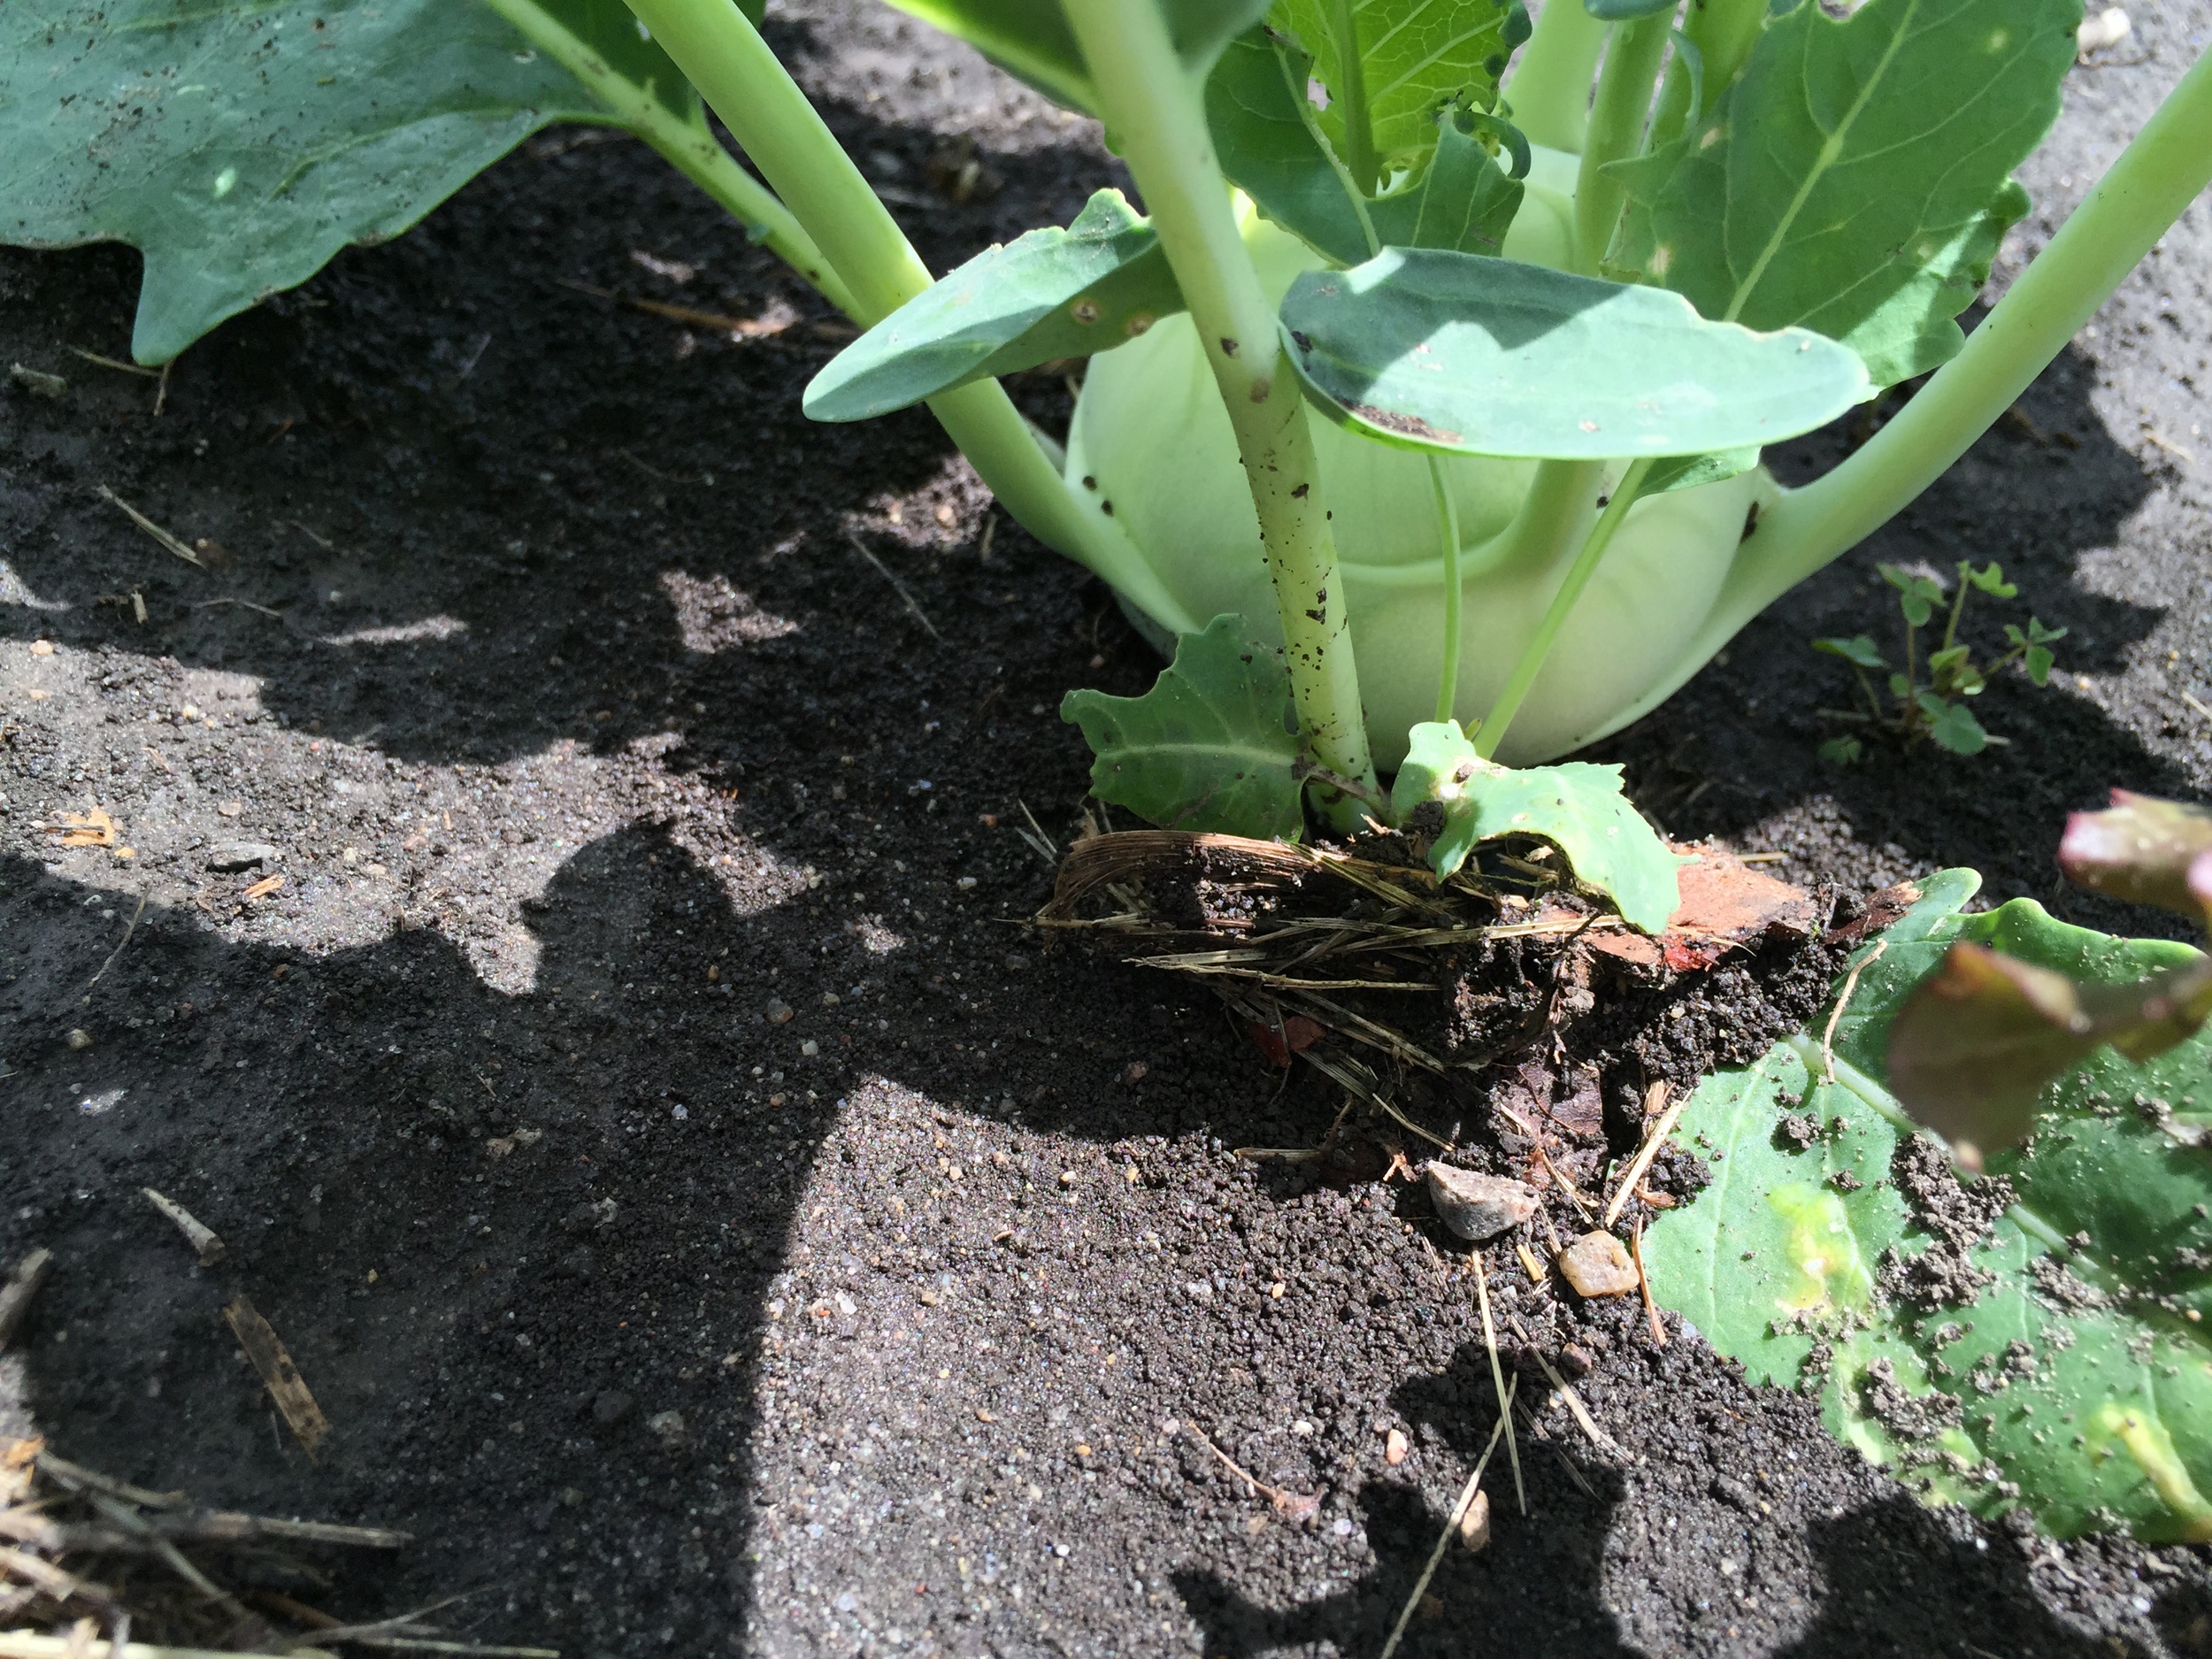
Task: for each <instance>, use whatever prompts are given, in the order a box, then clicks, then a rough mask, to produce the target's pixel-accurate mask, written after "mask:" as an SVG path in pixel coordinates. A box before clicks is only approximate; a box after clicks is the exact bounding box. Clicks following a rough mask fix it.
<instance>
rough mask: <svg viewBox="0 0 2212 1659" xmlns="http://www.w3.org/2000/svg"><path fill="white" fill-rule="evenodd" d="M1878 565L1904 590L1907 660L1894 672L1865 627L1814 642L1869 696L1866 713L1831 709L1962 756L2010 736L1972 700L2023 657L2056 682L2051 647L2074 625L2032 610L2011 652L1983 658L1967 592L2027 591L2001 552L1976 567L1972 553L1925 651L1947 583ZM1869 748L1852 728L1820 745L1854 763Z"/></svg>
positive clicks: (2038, 675)
mask: <svg viewBox="0 0 2212 1659" xmlns="http://www.w3.org/2000/svg"><path fill="white" fill-rule="evenodd" d="M1878 569H1879V570H1880V571H1881V572H1882V580H1885V581H1886V582H1887V583H1888V584H1889V585H1890V586H1891V587H1892V588H1895V589H1896V590H1897V607H1898V609H1899V610H1900V611H1901V612H1903V614H1904V618H1905V665H1904V667H1903V669H1902V670H1901V671H1895V672H1893V671H1892V670H1891V669H1890V665H1889V660H1888V658H1886V657H1884V656H1883V655H1882V654H1881V652H1880V651H1879V650H1878V649H1876V648H1875V644H1874V641H1872V640H1870V639H1869V638H1868V637H1867V636H1866V635H1865V634H1857V635H1855V636H1854V637H1853V638H1851V639H1847V640H1815V641H1813V649H1815V650H1816V651H1824V652H1826V653H1827V654H1828V655H1829V656H1831V657H1842V658H1843V660H1844V661H1845V662H1847V663H1848V664H1851V672H1852V675H1853V677H1854V678H1855V679H1856V680H1857V681H1858V682H1859V690H1860V693H1861V694H1862V695H1863V696H1864V697H1865V698H1866V712H1865V713H1864V714H1859V713H1856V712H1847V711H1843V710H1828V711H1827V712H1828V713H1829V714H1830V716H1831V718H1837V719H1848V720H1853V721H1863V722H1864V723H1865V724H1867V725H1869V726H1873V727H1875V728H1877V729H1878V730H1880V731H1884V732H1887V733H1892V734H1893V735H1894V736H1896V737H1898V738H1901V739H1902V740H1903V741H1904V742H1906V743H1907V744H1908V745H1910V744H1914V743H1917V742H1919V741H1922V740H1923V739H1925V740H1926V741H1929V742H1932V743H1933V744H1934V745H1935V746H1936V747H1937V748H1938V749H1946V750H1947V751H1949V752H1950V753H1951V754H1954V755H1978V754H1980V753H1981V752H1982V750H1983V749H1986V748H1988V747H1989V745H1990V744H1992V743H2002V742H2007V741H2009V740H2008V739H2006V738H2001V737H1992V736H1991V735H1990V734H1989V733H1987V732H1986V731H1985V730H1984V729H1983V728H1982V723H1981V722H1980V721H1979V720H1978V719H1976V718H1974V715H1973V711H1972V710H1970V709H1969V708H1968V707H1967V706H1966V701H1965V700H1966V699H1967V698H1969V697H1978V696H1979V695H1981V694H1982V691H1983V690H1984V688H1985V687H1987V686H1988V684H1989V682H1990V681H1991V680H1994V679H1995V678H1996V677H1997V676H1998V675H1999V674H2001V673H2002V672H2004V671H2005V670H2006V669H2008V668H2009V667H2011V666H2012V665H2013V664H2015V663H2017V664H2020V666H2021V669H2022V670H2023V672H2025V673H2026V675H2027V677H2028V678H2029V679H2030V680H2032V681H2033V682H2034V683H2035V684H2037V685H2039V686H2040V685H2045V684H2047V683H2048V681H2049V680H2050V677H2051V664H2052V661H2053V658H2052V657H2051V647H2052V646H2053V645H2054V644H2055V643H2056V642H2057V641H2060V640H2062V639H2064V638H2065V637H2066V630H2065V629H2064V628H2047V627H2045V626H2043V624H2042V623H2041V622H2040V621H2039V619H2037V618H2034V617H2030V618H2028V626H2027V628H2026V630H2025V632H2023V631H2022V630H2021V628H2020V627H2019V626H2017V625H2016V624H2014V623H2010V622H2008V623H2007V624H2005V639H2006V641H2007V649H2006V650H2005V651H2004V653H2003V654H2002V655H2001V656H2000V657H1997V658H1996V659H1995V660H1994V661H1993V662H1990V663H1986V664H1980V665H1977V664H1976V663H1975V661H1974V652H1973V648H1972V647H1971V646H1970V645H1966V644H1962V643H1961V641H1960V640H1959V623H1960V620H1961V619H1962V618H1963V617H1964V616H1965V614H1966V595H1967V594H1968V593H1969V592H1970V591H1976V590H1978V591H1979V592H1982V593H1985V594H1987V595H1989V596H1990V597H1991V598H1993V599H2010V598H2013V597H2014V596H2015V595H2017V594H2018V593H2019V591H2020V590H2019V588H2017V587H2016V586H2015V585H2014V584H2013V583H2011V582H2008V581H2007V580H2005V573H2004V572H2003V570H2002V569H2001V567H2000V566H1999V565H1998V564H1997V562H1996V561H1995V560H1994V559H1992V560H1991V561H1990V562H1989V564H1988V565H1986V566H1985V567H1984V568H1983V569H1981V570H1976V569H1975V568H1974V566H1973V564H1972V562H1971V561H1970V560H1966V559H1962V560H1960V561H1959V567H1958V587H1957V588H1955V590H1954V591H1953V592H1952V593H1951V594H1950V595H1949V598H1950V604H1949V605H1948V607H1947V609H1946V610H1945V614H1944V618H1943V643H1942V644H1940V645H1939V646H1937V647H1936V648H1935V649H1933V650H1931V651H1928V652H1926V653H1925V655H1924V656H1923V653H1922V651H1921V649H1920V630H1921V629H1923V628H1924V627H1926V626H1928V625H1929V624H1930V623H1931V622H1932V621H1933V620H1934V618H1935V615H1936V611H1937V608H1938V607H1939V606H1942V605H1943V603H1944V599H1945V596H1946V595H1945V594H1944V591H1943V584H1942V583H1941V582H1940V581H1939V580H1936V579H1935V578H1934V577H1932V576H1920V575H1916V574H1915V573H1914V572H1911V571H1909V570H1905V569H1903V568H1901V566H1899V565H1880V566H1878ZM1923 672H1925V676H1926V678H1925V679H1923V678H1922V675H1923ZM1880 673H1886V674H1888V676H1889V678H1888V681H1887V684H1888V687H1889V695H1890V698H1891V705H1890V706H1887V707H1886V706H1885V705H1884V703H1883V702H1882V699H1881V698H1880V697H1879V696H1878V695H1876V693H1875V690H1874V682H1873V680H1871V679H1870V677H1869V676H1870V675H1873V674H1880ZM1865 753H1866V749H1865V745H1864V744H1863V743H1862V742H1861V741H1860V740H1859V739H1858V738H1856V737H1855V736H1851V735H1845V736H1842V737H1832V738H1830V739H1829V740H1828V741H1826V742H1824V743H1823V744H1822V745H1821V746H1820V756H1821V758H1822V759H1823V760H1832V761H1835V762H1837V763H1839V764H1842V765H1850V764H1854V763H1855V762H1856V761H1858V760H1859V759H1861V758H1862V757H1863V756H1864V755H1865Z"/></svg>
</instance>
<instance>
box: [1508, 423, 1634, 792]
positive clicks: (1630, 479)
mask: <svg viewBox="0 0 2212 1659" xmlns="http://www.w3.org/2000/svg"><path fill="white" fill-rule="evenodd" d="M1651 468H1652V462H1651V460H1650V458H1649V457H1646V458H1644V459H1641V460H1638V461H1634V462H1632V463H1631V464H1630V465H1629V468H1628V471H1626V472H1624V473H1622V474H1621V481H1620V482H1619V483H1618V484H1617V485H1616V486H1615V487H1614V489H1613V495H1612V499H1611V500H1610V501H1609V502H1607V503H1606V506H1605V511H1603V512H1602V513H1601V514H1600V515H1599V516H1598V521H1597V523H1596V524H1595V525H1594V526H1591V529H1590V534H1589V535H1588V537H1587V538H1586V540H1585V541H1583V544H1582V551H1581V552H1580V553H1578V554H1577V555H1576V556H1575V562H1574V565H1573V566H1572V567H1571V569H1569V571H1568V572H1567V577H1566V580H1564V581H1563V582H1561V583H1560V584H1559V591H1558V592H1557V593H1555V594H1554V595H1552V601H1551V603H1550V605H1549V606H1548V607H1547V608H1546V610H1545V611H1544V619H1543V620H1542V621H1541V622H1540V623H1538V624H1537V625H1536V632H1535V633H1534V634H1532V635H1531V636H1530V638H1529V642H1528V644H1527V645H1526V646H1525V647H1523V648H1522V651H1521V657H1520V660H1519V661H1518V662H1517V663H1516V664H1514V665H1513V673H1512V677H1511V678H1510V679H1509V680H1507V681H1506V682H1505V689H1504V690H1503V691H1501V692H1500V693H1499V694H1498V700H1497V702H1496V703H1494V704H1493V705H1492V706H1491V710H1490V712H1489V714H1488V716H1487V717H1486V718H1485V719H1484V720H1483V723H1482V726H1481V729H1480V730H1479V731H1478V732H1477V733H1476V734H1475V752H1476V753H1477V754H1479V755H1480V756H1481V757H1483V758H1484V759H1485V760H1488V759H1490V758H1491V757H1493V756H1494V755H1495V754H1496V753H1497V752H1498V745H1499V744H1500V743H1502V741H1505V733H1506V730H1507V728H1508V727H1509V726H1511V725H1512V724H1513V717H1514V716H1515V715H1516V714H1518V713H1519V712H1520V710H1521V704H1522V703H1523V701H1524V700H1525V699H1526V697H1527V696H1528V693H1529V687H1532V686H1533V685H1534V684H1535V683H1536V676H1537V675H1538V674H1539V673H1540V672H1542V671H1543V667H1544V659H1545V658H1546V657H1549V656H1550V655H1551V648H1552V646H1553V645H1554V644H1555V642H1556V641H1558V638H1559V631H1560V629H1562V628H1563V627H1564V626H1566V624H1567V618H1569V617H1570V616H1571V615H1572V614H1573V612H1574V608H1575V602H1576V601H1577V600H1578V599H1580V598H1581V597H1582V590H1583V589H1584V588H1586V587H1588V586H1589V585H1590V578H1591V577H1593V576H1594V575H1596V574H1597V569H1598V565H1600V564H1601V563H1602V562H1603V560H1604V558H1605V550H1606V549H1607V548H1609V547H1610V546H1611V545H1612V542H1613V535H1614V533H1615V532H1616V531H1617V530H1618V529H1619V528H1620V527H1621V521H1622V520H1623V519H1624V518H1627V517H1628V510H1629V509H1630V508H1631V507H1632V506H1634V505H1635V504H1636V497H1637V495H1639V494H1640V492H1641V490H1642V489H1643V485H1644V480H1645V478H1646V477H1647V475H1648V474H1649V473H1650V472H1651Z"/></svg>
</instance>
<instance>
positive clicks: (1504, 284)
mask: <svg viewBox="0 0 2212 1659" xmlns="http://www.w3.org/2000/svg"><path fill="white" fill-rule="evenodd" d="M1282 315H1283V323H1284V326H1285V328H1286V331H1287V332H1288V334H1289V339H1290V342H1291V346H1292V348H1293V352H1292V355H1293V360H1294V362H1295V363H1296V364H1297V365H1298V370H1299V373H1301V375H1302V376H1303V377H1304V380H1305V382H1306V386H1307V389H1308V390H1309V391H1310V392H1311V393H1312V394H1313V395H1314V396H1315V398H1316V401H1317V403H1318V404H1319V405H1320V407H1321V409H1322V410H1323V411H1324V412H1325V413H1327V414H1328V415H1330V416H1331V417H1332V418H1333V419H1336V420H1339V421H1340V422H1341V423H1342V424H1344V425H1346V426H1349V427H1351V428H1353V429H1354V430H1356V431H1358V432H1360V433H1362V434H1364V435H1366V436H1369V437H1372V438H1378V439H1380V440H1381V441H1383V442H1389V443H1396V444H1401V445H1403V446H1404V447H1406V448H1409V449H1432V450H1442V451H1445V452H1457V453H1461V454H1470V455H1499V456H1528V457H1552V458H1557V459H1562V460H1596V459H1603V458H1608V457H1618V456H1640V455H1653V456H1674V455H1694V454H1697V453H1699V452H1701V451H1704V450H1709V449H1734V448H1737V447H1740V446H1742V445H1746V444H1763V443H1767V442H1774V441H1776V440H1778V439H1781V438H1786V437H1791V436H1793V435H1795V434H1798V433H1801V432H1808V431H1810V430H1811V429H1812V428H1813V427H1815V426H1819V425H1821V424H1822V423H1824V422H1825V421H1827V420H1830V419H1833V418H1834V417H1835V416H1837V415H1839V414H1840V413H1842V412H1843V411H1845V410H1847V409H1848V408H1850V407H1851V406H1852V405H1853V404H1854V403H1859V402H1861V401H1863V399H1864V398H1865V396H1867V390H1868V388H1867V384H1866V374H1865V371H1864V370H1863V368H1862V367H1861V366H1860V365H1859V362H1858V359H1857V358H1856V357H1853V356H1852V354H1851V353H1850V352H1848V351H1847V350H1845V349H1842V348H1840V347H1839V346H1836V345H1835V344H1833V343H1832V342H1829V341H1825V340H1823V339H1821V338H1820V337H1819V336H1818V335H1816V334H1809V333H1806V332H1805V331H1804V330H1801V329H1797V330H1786V331H1784V332H1783V333H1781V334H1753V333H1751V332H1750V331H1749V330H1747V329H1743V328H1738V327H1736V326H1734V325H1732V324H1728V323H1709V322H1706V321H1704V320H1703V319H1701V318H1700V317H1699V316H1698V315H1697V313H1696V312H1695V311H1693V310H1691V308H1690V307H1689V305H1688V304H1687V303H1686V302H1684V301H1683V300H1681V299H1680V298H1679V297H1678V296H1674V295H1671V294H1668V293H1665V292H1663V290H1660V289H1657V288H1627V287H1623V286H1621V285H1620V284H1617V283H1611V282H1600V281H1597V280H1594V279H1592V278H1588V277H1580V276H1573V275H1570V274H1569V273H1565V272H1561V271H1548V270H1546V269H1544V268H1543V267H1541V266H1539V265H1523V264H1520V263H1519V262H1518V261H1517V260H1509V259H1485V258H1479V257H1474V256H1472V255H1469V254H1464V253H1456V252H1452V251H1448V250H1443V249H1428V248H1419V249H1414V248H1390V249H1386V250H1384V251H1383V252H1382V253H1381V254H1380V255H1379V256H1378V257H1375V258H1373V259H1370V260H1369V261H1367V262H1366V263H1365V264H1364V265H1356V266H1354V267H1353V268H1352V269H1350V270H1348V271H1315V272H1307V273H1303V274H1302V275H1301V276H1300V277H1299V278H1298V279H1297V280H1296V281H1294V283H1292V285H1291V288H1290V292H1289V293H1288V294H1287V295H1286V296H1285V297H1284V300H1283V309H1282Z"/></svg>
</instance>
